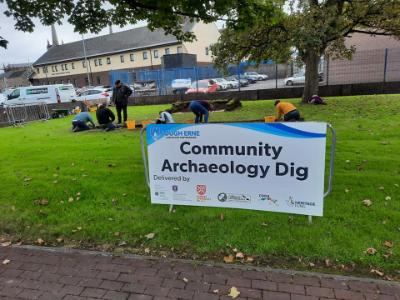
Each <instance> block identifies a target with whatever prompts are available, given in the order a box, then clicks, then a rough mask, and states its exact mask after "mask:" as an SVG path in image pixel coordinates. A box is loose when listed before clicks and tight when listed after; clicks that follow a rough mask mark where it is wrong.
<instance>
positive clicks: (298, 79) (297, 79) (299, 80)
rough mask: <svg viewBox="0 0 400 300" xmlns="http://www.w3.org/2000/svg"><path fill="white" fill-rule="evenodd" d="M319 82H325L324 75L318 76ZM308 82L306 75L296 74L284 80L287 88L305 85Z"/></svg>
mask: <svg viewBox="0 0 400 300" xmlns="http://www.w3.org/2000/svg"><path fill="white" fill-rule="evenodd" d="M318 80H319V82H321V81H324V73H322V72H320V73H319V74H318ZM305 82H306V76H305V74H304V73H302V72H301V73H295V74H293V76H290V77H287V78H285V79H284V84H285V85H287V86H292V85H296V84H298V85H300V84H301V85H303V84H304V83H305Z"/></svg>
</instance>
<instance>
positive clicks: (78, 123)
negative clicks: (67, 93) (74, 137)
mask: <svg viewBox="0 0 400 300" xmlns="http://www.w3.org/2000/svg"><path fill="white" fill-rule="evenodd" d="M87 123H90V124H91V125H92V127H93V128H95V127H96V125H95V124H94V122H93V119H92V117H91V116H90V114H89V113H88V112H86V111H83V112H80V113H79V114H77V115H76V116H75V118H74V119H73V120H72V131H73V132H78V131H84V130H89V129H90V127H89V126H88V124H87Z"/></svg>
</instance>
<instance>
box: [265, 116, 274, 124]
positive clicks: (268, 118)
mask: <svg viewBox="0 0 400 300" xmlns="http://www.w3.org/2000/svg"><path fill="white" fill-rule="evenodd" d="M275 120H276V119H275V116H266V117H265V118H264V121H265V123H272V122H275Z"/></svg>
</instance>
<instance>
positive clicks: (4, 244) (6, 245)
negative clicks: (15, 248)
mask: <svg viewBox="0 0 400 300" xmlns="http://www.w3.org/2000/svg"><path fill="white" fill-rule="evenodd" d="M0 246H1V247H8V246H11V242H4V243H1V244H0Z"/></svg>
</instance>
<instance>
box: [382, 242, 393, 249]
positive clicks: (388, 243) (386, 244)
mask: <svg viewBox="0 0 400 300" xmlns="http://www.w3.org/2000/svg"><path fill="white" fill-rule="evenodd" d="M383 245H384V246H385V247H388V248H393V242H392V241H385V242H384V243H383Z"/></svg>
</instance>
